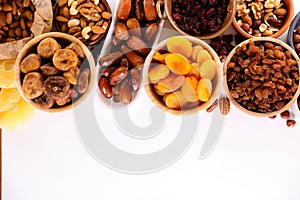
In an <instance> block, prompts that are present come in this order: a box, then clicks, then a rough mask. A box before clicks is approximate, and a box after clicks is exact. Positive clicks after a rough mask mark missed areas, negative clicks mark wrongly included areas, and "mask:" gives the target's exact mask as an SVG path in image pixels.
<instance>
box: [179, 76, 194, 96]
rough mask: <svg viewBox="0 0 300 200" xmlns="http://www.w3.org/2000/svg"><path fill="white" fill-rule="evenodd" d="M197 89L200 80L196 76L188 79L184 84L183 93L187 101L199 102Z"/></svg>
mask: <svg viewBox="0 0 300 200" xmlns="http://www.w3.org/2000/svg"><path fill="white" fill-rule="evenodd" d="M197 87H198V80H197V78H196V77H194V76H190V77H186V78H185V81H184V83H183V84H182V87H181V91H182V94H183V96H184V98H185V99H186V100H188V101H189V102H197V101H198V95H197Z"/></svg>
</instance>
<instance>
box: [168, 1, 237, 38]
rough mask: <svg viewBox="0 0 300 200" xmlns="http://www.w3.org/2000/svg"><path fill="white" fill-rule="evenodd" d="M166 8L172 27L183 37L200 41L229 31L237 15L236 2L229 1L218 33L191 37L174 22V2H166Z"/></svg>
mask: <svg viewBox="0 0 300 200" xmlns="http://www.w3.org/2000/svg"><path fill="white" fill-rule="evenodd" d="M164 6H165V12H166V14H167V18H168V20H169V21H170V23H171V24H172V26H173V27H174V28H175V29H176V30H177V31H178V32H179V33H181V34H182V35H186V36H193V37H197V38H198V39H202V40H205V39H211V38H214V37H217V36H219V35H221V34H222V33H223V32H224V31H225V30H227V29H228V27H229V26H230V25H231V22H232V20H233V19H234V15H235V8H236V0H230V1H229V5H228V8H227V15H226V17H225V20H224V23H223V25H222V27H221V29H219V30H218V31H217V32H214V33H210V34H206V35H191V34H189V33H186V32H184V31H183V30H182V29H181V28H180V27H179V26H178V25H177V23H176V22H175V21H174V19H173V17H172V0H164Z"/></svg>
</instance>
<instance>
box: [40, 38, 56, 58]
mask: <svg viewBox="0 0 300 200" xmlns="http://www.w3.org/2000/svg"><path fill="white" fill-rule="evenodd" d="M59 49H61V45H60V44H59V43H58V42H57V41H56V40H55V39H53V38H45V39H43V40H42V41H41V42H40V43H39V45H38V46H37V53H38V54H39V55H40V56H41V57H42V58H46V59H49V58H52V56H53V55H54V53H55V52H56V51H57V50H59Z"/></svg>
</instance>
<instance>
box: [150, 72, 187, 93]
mask: <svg viewBox="0 0 300 200" xmlns="http://www.w3.org/2000/svg"><path fill="white" fill-rule="evenodd" d="M184 80H185V78H184V76H180V75H176V74H170V75H169V76H167V77H166V78H164V79H162V80H160V81H159V82H158V83H157V86H156V88H157V89H158V90H159V91H160V92H162V93H169V92H174V91H175V90H177V89H178V88H180V87H181V86H182V84H183V82H184Z"/></svg>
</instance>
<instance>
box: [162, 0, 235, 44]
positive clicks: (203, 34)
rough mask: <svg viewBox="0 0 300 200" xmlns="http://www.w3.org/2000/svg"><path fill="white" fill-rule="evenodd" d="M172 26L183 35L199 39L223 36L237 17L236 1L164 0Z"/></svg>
mask: <svg viewBox="0 0 300 200" xmlns="http://www.w3.org/2000/svg"><path fill="white" fill-rule="evenodd" d="M164 6H165V12H166V14H167V17H168V19H169V21H170V23H171V24H172V26H173V27H174V28H175V29H176V30H177V31H178V32H180V33H181V34H183V35H187V36H194V37H197V38H199V39H210V38H214V37H216V36H219V35H221V34H222V33H223V32H224V31H225V30H226V29H227V28H228V27H229V26H230V25H231V22H232V20H233V18H234V15H235V7H236V1H235V0H209V1H208V0H200V1H198V0H191V1H182V0H164Z"/></svg>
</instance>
